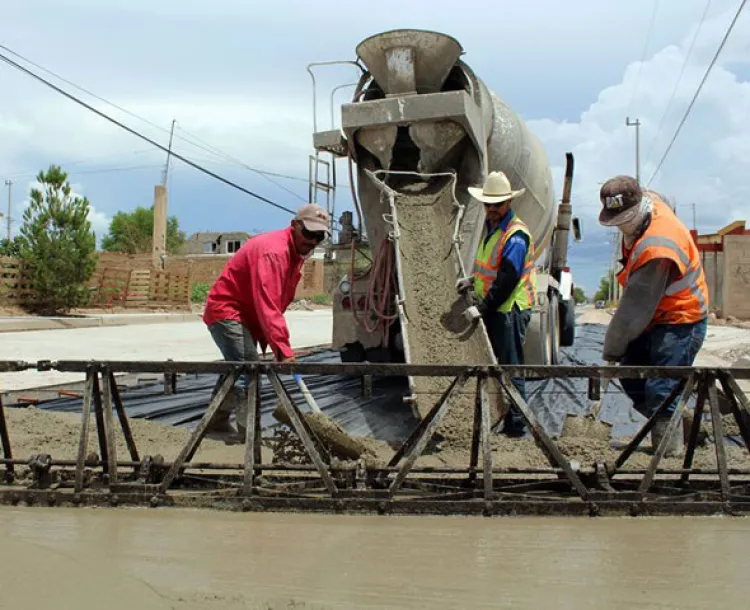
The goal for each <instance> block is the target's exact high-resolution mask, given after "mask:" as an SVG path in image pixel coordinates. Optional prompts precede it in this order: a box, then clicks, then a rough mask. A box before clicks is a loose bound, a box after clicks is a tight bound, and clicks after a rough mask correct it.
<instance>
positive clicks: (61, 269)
mask: <svg viewBox="0 0 750 610" xmlns="http://www.w3.org/2000/svg"><path fill="white" fill-rule="evenodd" d="M36 179H37V182H39V184H40V185H41V188H32V189H31V193H30V203H29V207H28V208H26V211H25V212H24V214H23V225H22V227H21V232H20V235H19V237H18V243H19V246H20V252H19V253H20V258H21V260H22V261H23V263H24V266H25V268H26V274H27V277H28V280H29V283H30V288H31V291H32V294H33V297H32V299H31V300H30V301H29V302H28V303H27V307H28V308H30V309H31V310H32V311H36V312H38V313H41V314H48V315H49V314H61V313H65V312H66V311H68V310H69V309H71V308H73V307H79V306H81V305H84V304H85V303H86V301H87V297H88V291H87V289H86V286H85V284H86V282H87V281H88V280H89V279H90V278H91V276H92V274H93V273H94V269H95V267H96V257H95V253H96V237H95V236H94V233H93V232H92V230H91V223H90V222H89V220H88V216H89V210H90V207H89V201H88V199H86V198H85V197H74V196H73V195H72V192H71V187H70V184H69V183H68V174H66V173H65V172H64V171H63V170H62V168H61V167H60V166H57V165H51V166H50V167H49V169H48V170H47V171H46V172H45V171H41V172H39V175H38V176H37V178H36Z"/></svg>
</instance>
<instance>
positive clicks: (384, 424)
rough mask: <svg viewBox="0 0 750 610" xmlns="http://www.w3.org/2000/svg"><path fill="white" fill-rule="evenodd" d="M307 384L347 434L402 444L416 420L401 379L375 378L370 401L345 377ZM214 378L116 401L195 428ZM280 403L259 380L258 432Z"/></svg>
mask: <svg viewBox="0 0 750 610" xmlns="http://www.w3.org/2000/svg"><path fill="white" fill-rule="evenodd" d="M297 360H298V361H299V362H307V363H316V364H320V363H329V362H331V363H332V362H340V360H339V355H338V352H334V351H332V350H326V351H322V352H318V353H314V354H309V355H306V356H300V357H298V358H297ZM280 378H281V380H282V382H283V383H284V386H285V387H286V389H287V391H288V392H289V393H290V394H291V396H292V397H293V398H294V400H295V402H296V403H297V405H299V406H300V407H301V408H303V409H306V403H305V401H304V398H303V397H302V394H301V393H300V391H299V388H298V387H297V384H296V383H295V382H294V379H293V378H292V376H291V375H280ZM303 378H304V380H305V384H306V385H307V387H308V389H309V390H310V393H311V394H312V395H313V397H314V398H315V402H316V403H317V404H318V406H319V407H320V409H321V410H322V411H323V412H324V413H326V414H327V415H328V416H329V417H331V418H332V419H334V420H335V421H337V422H338V423H339V425H341V426H342V427H343V428H344V429H345V430H347V431H348V432H350V433H351V434H357V435H360V436H369V437H372V438H377V439H381V440H384V441H389V442H398V441H403V440H405V439H406V438H407V437H408V436H409V434H410V433H411V431H412V430H413V429H414V426H416V425H417V420H416V419H415V418H414V416H413V415H412V412H411V408H410V407H409V406H408V405H407V404H405V403H404V402H403V401H402V397H403V396H404V395H406V394H408V392H409V390H408V385H407V383H406V379H403V378H377V377H376V378H374V379H373V384H372V398H371V399H369V400H366V399H365V398H364V397H363V396H362V386H361V381H360V379H359V378H357V377H347V376H343V375H326V376H322V375H304V376H303ZM216 379H217V376H216V375H210V374H200V375H186V376H183V377H180V378H178V380H177V393H176V394H171V395H166V394H164V385H163V383H147V384H142V385H139V386H136V387H134V388H129V389H126V388H122V389H121V391H120V397H121V399H122V403H123V406H124V408H125V412H126V413H127V415H128V417H131V418H142V419H147V420H150V421H155V422H159V423H162V424H167V425H172V426H188V427H191V428H192V427H194V426H195V425H196V424H197V423H198V421H199V420H200V418H201V417H202V416H203V414H204V413H205V411H206V407H207V406H208V403H209V402H210V399H211V391H212V390H213V387H214V384H215V383H216ZM277 403H278V399H277V397H276V393H275V392H274V390H273V388H272V387H271V384H270V382H269V381H268V379H266V378H265V377H262V381H261V427H263V428H265V427H268V426H273V425H274V424H278V421H277V420H276V418H274V417H273V415H272V413H273V411H274V409H275V408H276V405H277ZM37 408H39V409H44V410H50V411H63V412H69V413H80V411H81V399H80V398H78V399H76V398H65V399H57V400H52V401H47V402H44V403H40V404H38V405H37Z"/></svg>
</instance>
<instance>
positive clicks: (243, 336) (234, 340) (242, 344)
mask: <svg viewBox="0 0 750 610" xmlns="http://www.w3.org/2000/svg"><path fill="white" fill-rule="evenodd" d="M208 332H210V333H211V337H213V340H214V343H216V345H217V347H218V348H219V350H220V351H221V355H222V356H223V357H224V360H226V361H228V362H245V361H248V360H258V350H257V348H256V347H255V340H254V339H253V337H252V335H251V334H250V331H249V330H248V329H247V328H246V327H245V326H244V325H243V324H241V323H240V322H237V321H236V320H222V321H221V322H215V323H214V324H211V326H209V327H208ZM225 379H226V375H220V376H219V379H218V380H217V381H216V385H215V386H214V389H213V392H211V398H212V399H213V397H214V396H216V393H217V392H218V391H219V388H220V387H221V384H222V383H224V380H225ZM247 386H248V379H247V375H240V377H239V379H238V380H237V383H236V384H235V387H234V394H230V395H229V396H228V399H225V400H224V402H223V403H222V405H221V407H220V408H219V412H218V413H217V416H219V417H220V416H226V417H228V416H229V414H230V413H231V412H232V411H235V412H236V413H235V414H236V416H237V421H238V422H239V424H240V425H241V426H244V425H245V422H246V421H247ZM235 405H236V407H235Z"/></svg>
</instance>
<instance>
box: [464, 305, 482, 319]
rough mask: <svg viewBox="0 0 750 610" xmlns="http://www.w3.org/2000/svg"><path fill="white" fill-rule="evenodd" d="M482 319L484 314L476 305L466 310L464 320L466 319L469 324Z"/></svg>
mask: <svg viewBox="0 0 750 610" xmlns="http://www.w3.org/2000/svg"><path fill="white" fill-rule="evenodd" d="M481 317H482V312H480V311H479V308H478V307H476V306H475V305H472V306H471V307H469V308H467V309H465V310H464V318H466V319H467V320H468V321H469V322H474V320H478V319H479V318H481Z"/></svg>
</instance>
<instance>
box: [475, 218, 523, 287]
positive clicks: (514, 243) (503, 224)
mask: <svg viewBox="0 0 750 610" xmlns="http://www.w3.org/2000/svg"><path fill="white" fill-rule="evenodd" d="M513 218H515V213H514V212H513V211H512V210H511V211H510V212H508V213H507V214H506V215H505V218H503V219H502V220H501V221H500V224H499V225H497V227H495V228H494V229H493V228H491V227H490V223H489V221H488V220H487V221H485V226H486V229H487V236H486V237H485V238H484V243H485V244H486V243H487V240H488V239H489V238H490V237H492V235H493V234H494V233H495V231H498V230H501V231H505V229H506V228H507V227H508V223H509V222H510V221H511V220H512V219H513ZM528 250H529V238H528V237H527V236H526V234H525V233H522V232H520V231H517V232H516V233H514V234H513V235H512V236H511V238H510V239H509V240H508V241H506V242H505V246H503V251H502V253H501V254H500V260H503V259H505V260H508V261H510V262H511V263H512V264H513V267H514V268H515V270H516V272H517V273H518V275H519V276H520V275H521V273H522V272H523V265H524V262H525V261H526V253H527V252H528Z"/></svg>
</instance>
